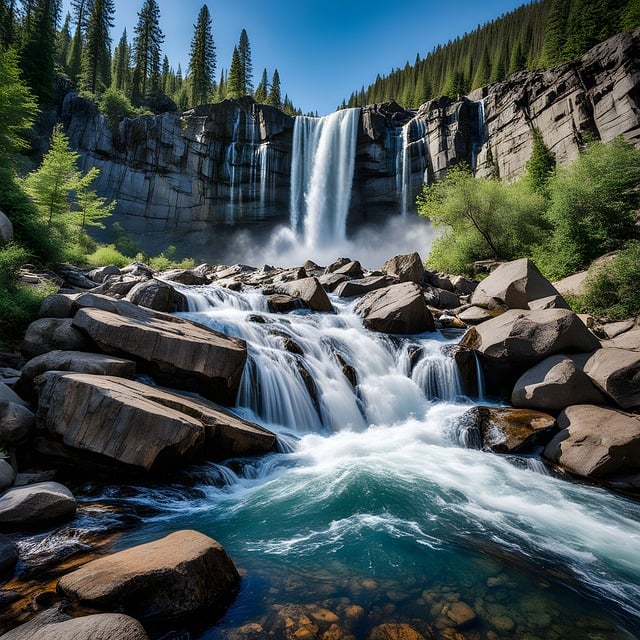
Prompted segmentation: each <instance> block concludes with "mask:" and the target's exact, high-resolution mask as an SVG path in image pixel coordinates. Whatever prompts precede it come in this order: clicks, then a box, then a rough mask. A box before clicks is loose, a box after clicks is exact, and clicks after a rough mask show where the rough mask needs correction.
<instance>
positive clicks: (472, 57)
mask: <svg viewBox="0 0 640 640" xmlns="http://www.w3.org/2000/svg"><path fill="white" fill-rule="evenodd" d="M638 25H640V0H536V1H535V2H530V3H529V4H524V5H522V6H521V7H519V8H517V9H515V10H514V11H511V12H510V13H507V14H505V15H503V16H502V17H501V18H499V19H497V20H494V21H491V22H488V23H487V24H484V25H481V26H480V25H479V26H478V27H477V28H476V29H475V30H474V31H473V32H471V33H467V34H465V35H463V36H461V37H459V38H456V39H455V40H453V41H449V42H447V43H446V44H444V45H438V46H436V47H435V48H434V49H433V50H432V51H431V52H430V53H429V54H428V55H426V56H425V57H424V58H421V57H420V54H418V55H417V56H416V59H415V62H414V63H413V64H410V63H409V62H408V61H407V63H406V64H405V66H404V67H403V68H402V69H394V70H392V71H391V73H389V74H388V75H386V76H380V75H378V76H377V78H376V80H375V82H374V83H373V84H372V85H370V86H368V87H366V88H365V87H364V86H363V87H362V88H361V89H360V90H359V91H355V92H354V93H352V94H351V96H350V98H349V100H348V101H345V102H344V103H343V104H342V107H360V106H364V105H366V104H374V103H380V102H387V101H389V100H395V101H396V102H398V104H400V105H402V106H403V107H405V108H407V109H417V108H418V107H419V106H420V105H421V104H423V103H424V102H426V101H427V100H430V99H432V98H437V97H439V96H443V95H444V96H449V97H450V98H452V99H456V98H458V97H460V96H463V95H466V94H467V93H469V92H470V91H472V90H474V89H477V88H479V87H484V86H486V85H488V84H489V83H491V82H497V81H500V80H504V79H506V78H507V77H508V76H510V75H512V74H514V73H517V72H518V71H523V70H533V69H540V68H547V67H552V66H555V65H557V64H560V63H562V62H569V61H571V60H574V59H576V58H578V57H580V56H581V55H582V54H583V53H585V52H586V51H588V50H589V49H590V48H591V47H593V46H594V45H596V44H598V43H599V42H602V41H604V40H606V39H607V38H609V37H611V36H613V35H615V34H616V33H619V32H621V31H627V30H630V29H633V28H635V27H637V26H638Z"/></svg>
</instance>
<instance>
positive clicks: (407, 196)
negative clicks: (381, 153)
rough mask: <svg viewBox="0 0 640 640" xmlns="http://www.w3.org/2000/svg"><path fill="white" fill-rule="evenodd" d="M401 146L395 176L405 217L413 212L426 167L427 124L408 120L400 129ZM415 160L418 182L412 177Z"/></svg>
mask: <svg viewBox="0 0 640 640" xmlns="http://www.w3.org/2000/svg"><path fill="white" fill-rule="evenodd" d="M400 138H401V141H402V145H401V148H400V153H399V155H398V159H399V161H398V162H397V165H400V166H399V167H397V170H398V172H397V175H398V177H399V180H400V185H399V186H400V188H399V189H398V192H399V194H400V201H401V207H402V209H401V210H402V215H403V216H406V215H407V214H409V213H410V212H412V211H415V198H416V195H417V193H418V189H420V187H421V186H422V184H423V182H424V172H425V170H426V169H427V167H428V153H429V146H428V142H427V124H426V122H424V120H422V119H421V118H418V117H415V118H413V120H409V122H407V124H405V125H404V126H403V127H402V131H401V136H400ZM416 160H417V162H418V166H419V167H420V168H421V171H420V173H419V174H417V175H418V177H419V180H416V179H415V177H414V173H415V172H414V171H413V168H414V165H415V161H416Z"/></svg>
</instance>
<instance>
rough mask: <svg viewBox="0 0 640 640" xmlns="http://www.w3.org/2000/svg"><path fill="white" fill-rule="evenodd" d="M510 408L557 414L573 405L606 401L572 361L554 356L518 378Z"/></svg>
mask: <svg viewBox="0 0 640 640" xmlns="http://www.w3.org/2000/svg"><path fill="white" fill-rule="evenodd" d="M596 353H598V351H596ZM511 404H512V405H513V406H514V407H528V408H531V409H542V410H544V411H560V410H562V409H564V408H565V407H568V406H570V405H574V404H606V399H605V397H604V396H603V395H602V393H601V392H600V391H599V390H598V389H597V388H596V387H595V386H594V384H593V382H591V380H590V379H589V376H587V374H586V373H585V372H584V371H583V370H582V368H581V367H580V366H579V364H578V363H577V362H576V360H575V358H570V357H568V356H565V355H555V356H550V357H548V358H546V359H545V360H543V361H542V362H540V363H538V364H537V365H535V366H533V367H532V368H531V369H529V370H528V371H526V372H525V373H524V374H522V376H520V378H519V379H518V381H517V382H516V384H515V386H514V388H513V393H512V394H511Z"/></svg>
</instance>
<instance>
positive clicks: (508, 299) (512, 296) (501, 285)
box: [471, 258, 560, 309]
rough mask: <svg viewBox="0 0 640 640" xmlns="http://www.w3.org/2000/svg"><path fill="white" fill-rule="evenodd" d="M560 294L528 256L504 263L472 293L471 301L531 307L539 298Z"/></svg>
mask: <svg viewBox="0 0 640 640" xmlns="http://www.w3.org/2000/svg"><path fill="white" fill-rule="evenodd" d="M558 295H560V294H559V293H558V291H557V290H556V289H555V287H554V286H553V285H552V284H551V283H550V282H549V281H548V280H547V279H546V278H545V277H544V276H543V275H542V274H541V273H540V271H539V270H538V268H537V267H536V266H535V264H533V262H531V260H529V259H528V258H521V259H519V260H513V261H512V262H505V263H504V264H501V265H500V266H499V267H498V268H497V269H496V270H495V271H493V272H492V273H491V275H489V276H488V277H487V278H485V279H484V280H482V282H480V284H479V285H478V286H477V288H476V290H475V291H474V292H473V296H472V297H471V304H473V305H476V306H478V307H483V308H485V309H528V308H529V303H530V302H532V301H533V300H538V299H540V298H548V297H550V296H558Z"/></svg>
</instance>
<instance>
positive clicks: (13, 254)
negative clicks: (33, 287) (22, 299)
mask: <svg viewBox="0 0 640 640" xmlns="http://www.w3.org/2000/svg"><path fill="white" fill-rule="evenodd" d="M29 258H30V254H29V252H28V251H27V250H26V249H25V248H24V247H22V246H20V245H19V244H16V243H15V242H11V243H9V244H7V245H5V246H4V247H2V248H0V288H3V289H7V288H8V287H10V286H11V285H12V284H13V281H14V280H15V276H16V274H17V273H18V270H19V269H20V267H22V265H23V264H25V263H26V262H28V260H29Z"/></svg>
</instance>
